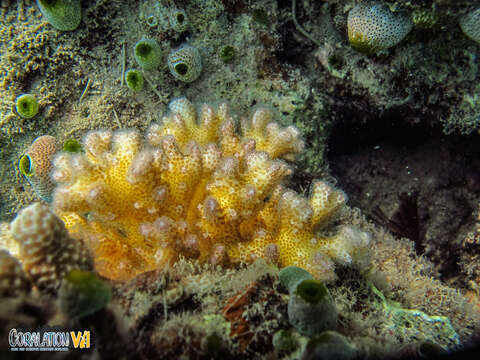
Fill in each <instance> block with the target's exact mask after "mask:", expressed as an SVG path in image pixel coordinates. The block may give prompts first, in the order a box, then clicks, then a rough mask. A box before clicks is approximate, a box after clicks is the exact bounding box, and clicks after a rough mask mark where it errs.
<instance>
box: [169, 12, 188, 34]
mask: <svg viewBox="0 0 480 360" xmlns="http://www.w3.org/2000/svg"><path fill="white" fill-rule="evenodd" d="M168 17H169V20H170V26H171V27H172V29H173V30H175V31H177V32H179V33H182V32H184V31H185V30H187V29H188V24H189V22H188V17H187V14H186V13H185V10H183V9H173V10H172V11H170V14H169V16H168Z"/></svg>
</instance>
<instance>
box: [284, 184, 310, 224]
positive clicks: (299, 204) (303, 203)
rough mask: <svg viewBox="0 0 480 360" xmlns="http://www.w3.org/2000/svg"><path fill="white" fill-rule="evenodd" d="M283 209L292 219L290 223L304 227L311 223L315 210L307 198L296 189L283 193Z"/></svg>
mask: <svg viewBox="0 0 480 360" xmlns="http://www.w3.org/2000/svg"><path fill="white" fill-rule="evenodd" d="M280 204H281V211H282V212H283V213H284V214H285V216H286V217H288V218H289V219H290V225H292V226H298V227H303V226H304V225H305V224H307V223H309V221H310V219H311V217H312V214H313V211H312V208H311V207H310V205H309V204H308V202H307V200H306V199H305V198H303V197H301V196H300V195H298V194H296V193H295V192H294V191H286V192H285V193H284V194H283V195H282V200H281V203H280Z"/></svg>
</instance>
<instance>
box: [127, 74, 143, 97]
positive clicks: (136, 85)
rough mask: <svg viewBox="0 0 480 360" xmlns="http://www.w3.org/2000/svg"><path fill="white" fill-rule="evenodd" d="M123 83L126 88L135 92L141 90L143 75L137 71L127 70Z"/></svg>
mask: <svg viewBox="0 0 480 360" xmlns="http://www.w3.org/2000/svg"><path fill="white" fill-rule="evenodd" d="M125 82H126V83H127V87H128V88H129V89H131V90H133V91H135V92H136V91H140V90H142V89H143V83H144V79H143V75H142V73H141V72H140V71H138V70H137V69H130V70H127V72H126V73H125Z"/></svg>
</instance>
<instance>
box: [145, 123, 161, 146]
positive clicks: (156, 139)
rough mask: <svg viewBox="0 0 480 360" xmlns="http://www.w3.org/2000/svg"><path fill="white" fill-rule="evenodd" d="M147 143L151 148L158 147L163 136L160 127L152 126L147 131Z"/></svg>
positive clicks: (157, 125)
mask: <svg viewBox="0 0 480 360" xmlns="http://www.w3.org/2000/svg"><path fill="white" fill-rule="evenodd" d="M164 122H165V121H164ZM146 138H147V141H148V143H149V144H150V145H152V146H158V145H160V143H161V141H162V138H163V135H162V126H160V125H159V124H152V126H150V128H149V129H148V131H147V136H146Z"/></svg>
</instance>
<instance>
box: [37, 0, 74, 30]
mask: <svg viewBox="0 0 480 360" xmlns="http://www.w3.org/2000/svg"><path fill="white" fill-rule="evenodd" d="M37 4H38V7H39V8H40V11H41V12H42V14H43V16H45V18H46V19H47V21H48V22H49V23H50V24H51V25H52V26H53V27H54V28H55V29H57V30H62V31H69V30H75V29H76V28H77V27H78V25H79V24H80V21H81V20H82V8H81V6H80V0H37Z"/></svg>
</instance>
